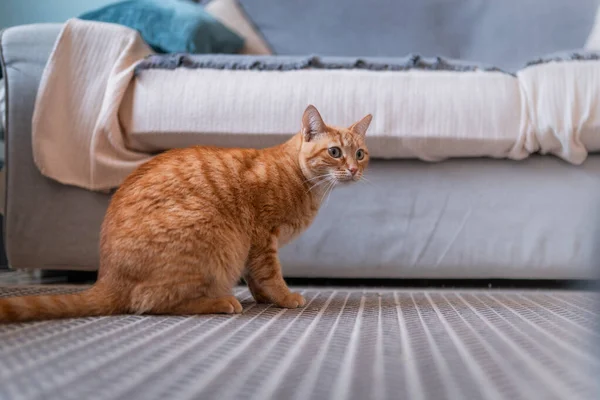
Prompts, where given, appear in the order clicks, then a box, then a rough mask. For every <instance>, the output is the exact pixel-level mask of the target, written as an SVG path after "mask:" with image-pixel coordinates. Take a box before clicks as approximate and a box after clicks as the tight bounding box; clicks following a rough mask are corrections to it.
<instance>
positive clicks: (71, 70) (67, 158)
mask: <svg viewBox="0 0 600 400" xmlns="http://www.w3.org/2000/svg"><path fill="white" fill-rule="evenodd" d="M151 53H152V50H151V49H150V48H149V47H148V46H147V45H146V43H145V42H144V41H143V40H142V39H141V37H140V36H139V34H138V33H137V32H136V31H134V30H132V29H129V28H126V27H122V26H119V25H115V24H106V23H96V22H86V21H81V20H77V19H72V20H69V21H67V23H66V24H65V25H64V27H63V30H62V32H61V34H60V36H59V38H58V40H57V42H56V45H55V47H54V50H53V51H52V54H51V56H50V59H49V61H48V64H47V66H46V68H45V70H44V73H43V76H42V80H41V83H40V87H39V90H38V96H37V99H36V104H35V110H34V115H33V129H32V135H33V157H34V160H35V163H36V165H37V166H38V168H39V169H40V171H41V173H42V174H44V175H45V176H47V177H50V178H52V179H55V180H57V181H59V182H61V183H64V184H68V185H75V186H80V187H84V188H86V189H91V190H106V189H110V188H114V187H117V186H119V185H120V184H121V182H122V181H123V179H124V178H125V177H126V176H127V175H128V174H129V173H130V172H131V171H132V170H133V169H135V168H136V167H137V166H138V165H140V164H141V163H143V162H145V161H147V160H148V159H150V157H151V156H150V155H149V154H146V153H142V152H137V151H132V150H129V149H128V148H127V145H126V136H125V134H124V132H123V131H122V129H121V127H120V123H119V114H118V112H119V107H120V105H121V101H122V98H123V95H124V93H125V91H126V90H127V87H128V86H129V84H130V82H131V80H132V78H133V69H134V67H135V65H136V63H137V62H138V61H140V60H141V59H143V58H144V57H145V56H147V55H148V54H151Z"/></svg>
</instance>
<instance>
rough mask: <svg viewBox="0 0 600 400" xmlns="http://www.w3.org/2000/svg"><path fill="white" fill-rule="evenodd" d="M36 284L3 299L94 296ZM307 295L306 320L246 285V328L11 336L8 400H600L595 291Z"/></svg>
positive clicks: (4, 292) (152, 323)
mask: <svg viewBox="0 0 600 400" xmlns="http://www.w3.org/2000/svg"><path fill="white" fill-rule="evenodd" d="M0 281H1V277H0ZM23 282H25V281H24V280H21V281H20V283H17V284H14V283H13V284H7V283H0V297H6V296H17V295H28V294H34V293H41V292H44V293H48V292H63V291H75V290H81V289H82V286H76V285H68V286H66V285H60V284H59V285H56V284H55V285H34V286H31V285H23ZM296 289H297V290H299V291H302V292H303V293H304V295H305V297H306V298H307V300H308V304H307V306H306V307H305V308H303V309H298V310H283V309H279V308H275V307H270V306H264V305H257V304H255V303H254V302H253V301H252V298H251V296H250V294H249V293H248V291H247V290H246V289H245V288H243V287H240V288H238V289H237V292H236V295H237V296H238V298H239V299H240V300H241V301H242V304H243V305H244V313H243V314H241V315H237V316H195V317H146V316H116V317H104V318H84V319H74V320H64V321H47V322H38V323H30V324H14V325H0V398H1V399H61V400H62V399H128V400H130V399H144V400H150V399H164V398H169V399H199V398H202V399H224V400H227V399H242V398H247V399H269V398H273V399H325V398H332V399H387V398H389V399H404V398H407V399H408V398H410V399H445V398H448V399H521V398H522V399H538V398H539V399H593V398H597V397H596V394H597V393H598V392H596V390H597V389H598V376H599V375H598V372H600V358H599V357H598V353H597V352H596V347H595V344H596V341H598V340H600V330H599V329H598V324H597V317H598V313H597V311H598V308H597V306H598V297H597V294H595V293H593V292H590V291H574V290H570V291H563V290H542V291H536V290H469V289H457V290H448V289H446V290H435V289H415V290H410V289H394V288H385V289H365V288H344V287H318V288H316V287H313V288H311V287H299V288H296Z"/></svg>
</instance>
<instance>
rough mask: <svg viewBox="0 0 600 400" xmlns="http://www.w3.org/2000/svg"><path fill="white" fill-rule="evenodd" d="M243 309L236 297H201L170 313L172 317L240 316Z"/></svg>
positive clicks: (176, 307)
mask: <svg viewBox="0 0 600 400" xmlns="http://www.w3.org/2000/svg"><path fill="white" fill-rule="evenodd" d="M242 310H243V308H242V305H241V304H240V302H239V300H238V299H236V298H235V296H224V297H219V298H216V299H213V298H209V297H200V298H197V299H192V300H188V301H185V302H183V303H182V304H179V305H177V306H175V307H173V309H171V310H170V312H167V313H165V314H172V315H196V314H240V313H241V312H242Z"/></svg>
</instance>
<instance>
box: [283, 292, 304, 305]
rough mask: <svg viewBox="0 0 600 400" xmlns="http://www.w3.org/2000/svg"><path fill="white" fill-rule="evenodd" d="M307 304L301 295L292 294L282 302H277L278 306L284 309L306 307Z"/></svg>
mask: <svg viewBox="0 0 600 400" xmlns="http://www.w3.org/2000/svg"><path fill="white" fill-rule="evenodd" d="M305 304H306V300H304V296H302V295H301V294H300V293H290V294H288V295H287V296H285V298H284V299H283V300H282V301H280V302H277V304H276V305H277V306H279V307H283V308H298V307H304V305H305Z"/></svg>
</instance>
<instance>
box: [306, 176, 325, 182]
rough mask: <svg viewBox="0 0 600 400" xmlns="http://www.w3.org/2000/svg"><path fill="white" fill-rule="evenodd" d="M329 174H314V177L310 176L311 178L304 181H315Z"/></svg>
mask: <svg viewBox="0 0 600 400" xmlns="http://www.w3.org/2000/svg"><path fill="white" fill-rule="evenodd" d="M327 176H329V174H323V175H317V176H313V177H312V178H310V179H306V180H305V181H304V182H306V183H308V182H310V181H314V180H315V179H319V178H325V177H327Z"/></svg>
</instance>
